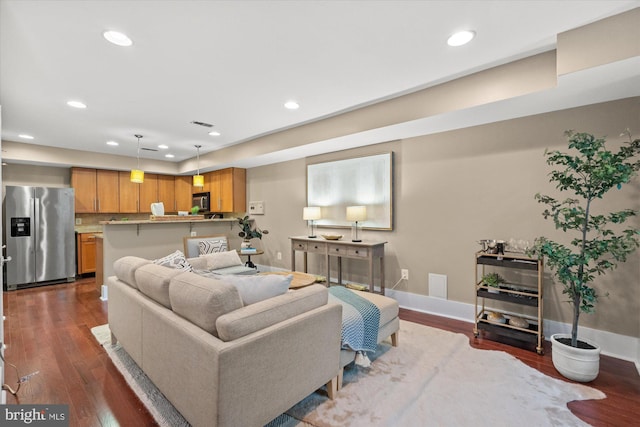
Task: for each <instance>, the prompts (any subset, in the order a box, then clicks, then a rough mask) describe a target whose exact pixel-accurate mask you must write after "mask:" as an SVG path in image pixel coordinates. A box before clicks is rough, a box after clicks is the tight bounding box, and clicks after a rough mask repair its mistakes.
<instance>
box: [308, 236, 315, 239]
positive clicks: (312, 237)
mask: <svg viewBox="0 0 640 427" xmlns="http://www.w3.org/2000/svg"><path fill="white" fill-rule="evenodd" d="M307 237H308V238H309V239H315V238H316V237H318V236H307Z"/></svg>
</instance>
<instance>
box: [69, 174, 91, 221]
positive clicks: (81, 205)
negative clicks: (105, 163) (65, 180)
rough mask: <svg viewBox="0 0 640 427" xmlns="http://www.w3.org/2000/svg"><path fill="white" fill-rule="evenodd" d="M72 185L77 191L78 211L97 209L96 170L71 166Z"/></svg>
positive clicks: (76, 208) (89, 211) (88, 211)
mask: <svg viewBox="0 0 640 427" xmlns="http://www.w3.org/2000/svg"><path fill="white" fill-rule="evenodd" d="M71 187H73V190H74V193H75V211H76V213H93V212H95V211H96V207H97V199H96V170H95V169H86V168H71Z"/></svg>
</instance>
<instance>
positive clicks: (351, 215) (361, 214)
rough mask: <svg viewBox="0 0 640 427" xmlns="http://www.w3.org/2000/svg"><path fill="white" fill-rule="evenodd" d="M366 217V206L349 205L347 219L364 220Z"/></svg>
mask: <svg viewBox="0 0 640 427" xmlns="http://www.w3.org/2000/svg"><path fill="white" fill-rule="evenodd" d="M366 219H367V207H366V206H347V221H364V220H366Z"/></svg>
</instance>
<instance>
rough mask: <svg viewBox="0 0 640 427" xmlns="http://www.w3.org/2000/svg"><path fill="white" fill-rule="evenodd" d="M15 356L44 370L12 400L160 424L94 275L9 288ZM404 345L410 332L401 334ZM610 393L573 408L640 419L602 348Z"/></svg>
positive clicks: (450, 326) (547, 359) (535, 360)
mask: <svg viewBox="0 0 640 427" xmlns="http://www.w3.org/2000/svg"><path fill="white" fill-rule="evenodd" d="M4 313H5V316H6V317H7V320H6V321H5V338H6V343H7V346H8V348H7V351H6V359H7V362H9V363H12V364H14V365H16V366H17V368H18V371H19V375H20V376H24V375H28V374H30V373H32V372H35V371H38V372H39V373H38V374H36V375H34V376H33V377H32V378H31V380H30V381H29V382H27V383H24V384H23V385H22V387H21V388H20V391H19V393H18V396H17V397H14V396H12V395H9V396H8V403H28V404H30V403H41V404H54V403H64V404H69V412H70V426H118V425H119V426H153V425H156V424H155V422H154V421H153V418H152V417H151V416H150V414H149V413H148V412H147V410H146V409H145V407H144V406H143V405H142V403H141V402H140V401H139V400H138V398H137V397H136V396H135V394H134V393H133V392H132V391H131V390H130V389H129V387H128V386H127V385H126V383H125V381H124V379H123V378H122V376H121V375H120V374H119V373H118V371H117V369H116V368H115V366H114V365H113V364H112V363H111V361H110V359H109V357H108V356H107V355H106V353H105V351H104V349H103V348H102V347H100V346H99V345H98V343H97V342H96V341H95V339H94V338H93V335H92V334H91V328H92V327H94V326H98V325H102V324H104V323H107V303H105V302H101V301H100V300H99V298H98V293H97V291H96V290H95V283H94V280H93V278H88V279H82V280H79V281H76V282H75V283H72V284H63V285H54V286H47V287H40V288H33V289H25V290H20V291H14V292H5V293H4ZM400 317H401V318H402V319H404V320H408V321H411V322H416V323H420V324H423V325H428V326H433V327H437V328H441V329H445V330H448V331H452V332H458V333H462V334H465V335H467V336H468V337H469V343H470V344H471V346H473V347H475V348H479V349H486V350H503V351H506V352H508V353H510V354H512V355H513V356H515V357H517V358H518V359H520V360H522V361H523V362H524V363H526V364H527V365H529V366H532V367H533V368H535V369H538V370H539V371H541V372H542V373H544V374H547V375H549V376H552V377H555V378H562V377H560V375H559V374H558V373H557V372H556V371H555V369H554V368H553V364H552V362H551V355H550V353H551V351H550V349H547V351H546V352H545V355H544V356H539V355H537V354H536V353H535V352H532V351H528V350H524V349H520V348H516V347H512V346H509V345H506V344H502V343H497V342H494V341H491V340H489V339H486V338H485V339H483V338H478V339H475V338H474V337H473V333H472V325H471V324H469V323H466V322H462V321H457V320H451V319H447V318H443V317H438V316H433V315H428V314H424V313H418V312H415V311H409V310H404V309H402V310H401V312H400ZM400 345H402V336H400ZM17 380H18V376H17V375H16V372H15V370H14V369H13V368H12V367H10V366H7V369H6V378H5V381H6V382H7V383H8V384H9V385H10V386H12V387H13V388H15V386H16V383H17ZM589 385H590V386H592V387H595V388H597V389H599V390H601V391H602V392H604V393H605V394H606V395H607V398H606V399H603V400H595V401H577V402H571V403H569V405H568V406H569V408H570V409H571V411H572V412H573V413H574V414H575V415H576V416H578V417H580V418H581V419H582V420H584V421H586V422H587V423H589V424H592V425H594V426H633V425H635V426H638V425H640V376H639V375H638V372H637V370H636V368H635V366H634V365H633V364H632V363H630V362H625V361H621V360H618V359H614V358H611V357H606V356H602V359H601V366H600V375H599V376H598V378H597V379H596V380H595V381H593V382H592V383H590V384H589ZM517 424H520V425H526V420H514V425H517Z"/></svg>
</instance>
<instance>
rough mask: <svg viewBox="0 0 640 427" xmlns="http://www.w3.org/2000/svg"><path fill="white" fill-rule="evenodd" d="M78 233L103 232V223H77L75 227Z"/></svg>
mask: <svg viewBox="0 0 640 427" xmlns="http://www.w3.org/2000/svg"><path fill="white" fill-rule="evenodd" d="M74 229H75V231H76V233H102V225H97V224H92V225H76V226H75V227H74Z"/></svg>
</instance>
